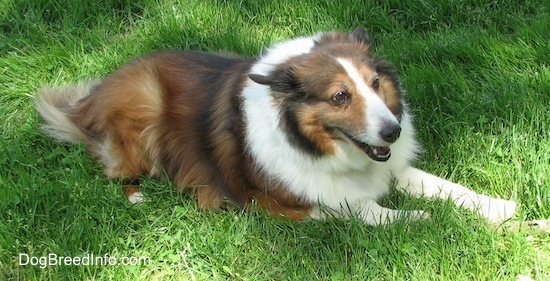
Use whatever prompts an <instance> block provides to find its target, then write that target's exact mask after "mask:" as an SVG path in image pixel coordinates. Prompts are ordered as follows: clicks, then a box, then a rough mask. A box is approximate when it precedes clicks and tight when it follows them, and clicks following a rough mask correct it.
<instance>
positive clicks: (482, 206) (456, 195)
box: [396, 167, 517, 223]
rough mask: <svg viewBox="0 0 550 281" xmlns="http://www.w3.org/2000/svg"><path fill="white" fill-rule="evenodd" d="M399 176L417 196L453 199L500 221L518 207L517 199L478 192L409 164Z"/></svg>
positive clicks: (402, 186) (404, 186) (400, 186)
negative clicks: (511, 199) (506, 198)
mask: <svg viewBox="0 0 550 281" xmlns="http://www.w3.org/2000/svg"><path fill="white" fill-rule="evenodd" d="M396 176H397V177H398V180H399V182H398V184H397V188H398V189H400V190H402V191H405V192H406V193H409V194H411V195H413V196H416V197H428V198H441V199H450V200H452V201H453V202H454V203H455V204H456V205H457V206H461V207H464V208H467V209H469V210H472V211H475V212H477V213H479V214H480V215H482V216H483V217H485V218H487V219H488V220H489V221H491V222H494V223H499V222H502V221H505V220H507V219H510V218H511V217H512V216H513V215H514V213H515V210H516V205H517V204H516V202H514V201H509V200H503V199H498V198H492V197H489V196H487V195H483V194H478V193H476V192H474V191H473V190H470V189H468V188H466V187H464V186H462V185H460V184H456V183H453V182H450V181H447V180H444V179H442V178H440V177H437V176H434V175H432V174H429V173H426V172H424V171H422V170H419V169H416V168H413V167H407V168H406V169H405V170H404V171H403V172H402V173H400V174H399V175H396Z"/></svg>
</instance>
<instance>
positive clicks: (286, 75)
mask: <svg viewBox="0 0 550 281" xmlns="http://www.w3.org/2000/svg"><path fill="white" fill-rule="evenodd" d="M248 78H250V79H251V80H252V81H254V82H256V83H258V84H261V85H266V86H269V87H270V88H271V89H272V90H273V91H275V92H279V93H291V92H296V91H297V90H298V87H299V83H298V80H297V79H296V77H295V76H294V69H293V68H292V67H285V68H280V69H275V70H273V71H272V72H271V73H270V74H268V75H262V74H254V73H250V74H248Z"/></svg>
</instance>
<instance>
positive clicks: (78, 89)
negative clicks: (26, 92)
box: [36, 81, 99, 142]
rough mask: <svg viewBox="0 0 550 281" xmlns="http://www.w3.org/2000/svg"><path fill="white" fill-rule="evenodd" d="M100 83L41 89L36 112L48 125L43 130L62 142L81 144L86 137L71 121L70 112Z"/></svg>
mask: <svg viewBox="0 0 550 281" xmlns="http://www.w3.org/2000/svg"><path fill="white" fill-rule="evenodd" d="M97 84H99V81H90V82H86V83H82V84H78V85H71V86H67V87H64V88H60V89H48V88H45V89H41V90H40V91H39V92H38V96H37V97H36V110H37V111H38V113H40V115H41V116H42V118H43V119H44V121H46V123H45V124H44V125H42V129H43V130H44V131H45V132H46V133H47V134H48V135H50V136H52V137H53V138H56V139H58V140H61V141H69V142H79V141H83V140H85V139H86V135H85V134H84V133H83V132H82V131H81V130H80V129H79V128H78V127H77V126H76V125H75V124H74V123H73V122H72V121H71V119H70V118H69V114H70V112H71V111H72V110H73V109H74V107H75V106H76V103H77V102H78V101H79V100H80V99H82V98H84V97H86V96H88V95H89V94H90V92H91V91H92V88H93V87H95V86H96V85H97Z"/></svg>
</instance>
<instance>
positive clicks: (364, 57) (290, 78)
mask: <svg viewBox="0 0 550 281" xmlns="http://www.w3.org/2000/svg"><path fill="white" fill-rule="evenodd" d="M313 41H314V43H313V46H312V47H311V48H310V49H309V51H308V52H306V53H303V54H300V55H297V56H292V57H290V58H288V59H286V60H285V61H284V62H282V63H280V64H277V65H276V66H275V67H274V68H273V69H272V70H271V71H270V72H269V73H267V75H260V74H253V73H252V74H250V75H249V77H250V79H252V80H253V81H255V82H256V83H259V84H262V85H267V86H269V87H270V90H271V94H272V95H273V97H274V101H275V103H276V104H275V105H274V106H276V107H278V108H279V110H280V127H281V128H282V129H283V131H284V132H285V135H286V136H287V139H288V140H289V142H290V143H291V144H292V145H294V146H296V147H298V148H300V149H302V150H303V151H305V152H307V153H310V154H314V155H318V156H320V155H325V154H332V153H335V150H336V141H345V142H349V143H353V144H354V145H355V146H356V147H357V148H359V149H360V150H362V151H364V152H365V153H366V154H367V155H368V156H369V157H370V158H371V159H373V160H375V161H386V160H388V159H389V157H390V155H391V153H390V145H391V144H392V143H394V142H395V141H396V140H397V139H398V137H399V134H400V132H401V127H400V124H399V123H400V120H401V116H402V114H403V110H404V108H403V102H402V99H401V98H402V92H401V90H400V86H399V80H398V77H397V75H396V73H395V70H394V68H393V67H392V66H391V65H390V64H388V63H387V62H386V61H384V60H382V59H380V58H376V57H374V56H373V55H372V52H371V41H370V39H369V37H368V35H367V34H366V33H365V32H364V31H363V30H362V29H357V30H355V31H354V32H352V33H351V34H348V33H340V32H330V33H321V34H318V35H317V36H315V37H313Z"/></svg>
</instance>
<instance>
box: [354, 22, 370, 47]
mask: <svg viewBox="0 0 550 281" xmlns="http://www.w3.org/2000/svg"><path fill="white" fill-rule="evenodd" d="M350 36H351V38H353V39H355V40H356V41H357V42H358V43H362V44H365V45H366V46H368V47H369V49H370V47H371V45H372V42H371V40H370V37H369V35H368V34H367V32H365V30H364V29H363V28H361V27H357V28H356V29H355V30H354V31H353V32H352V33H351V34H350Z"/></svg>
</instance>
